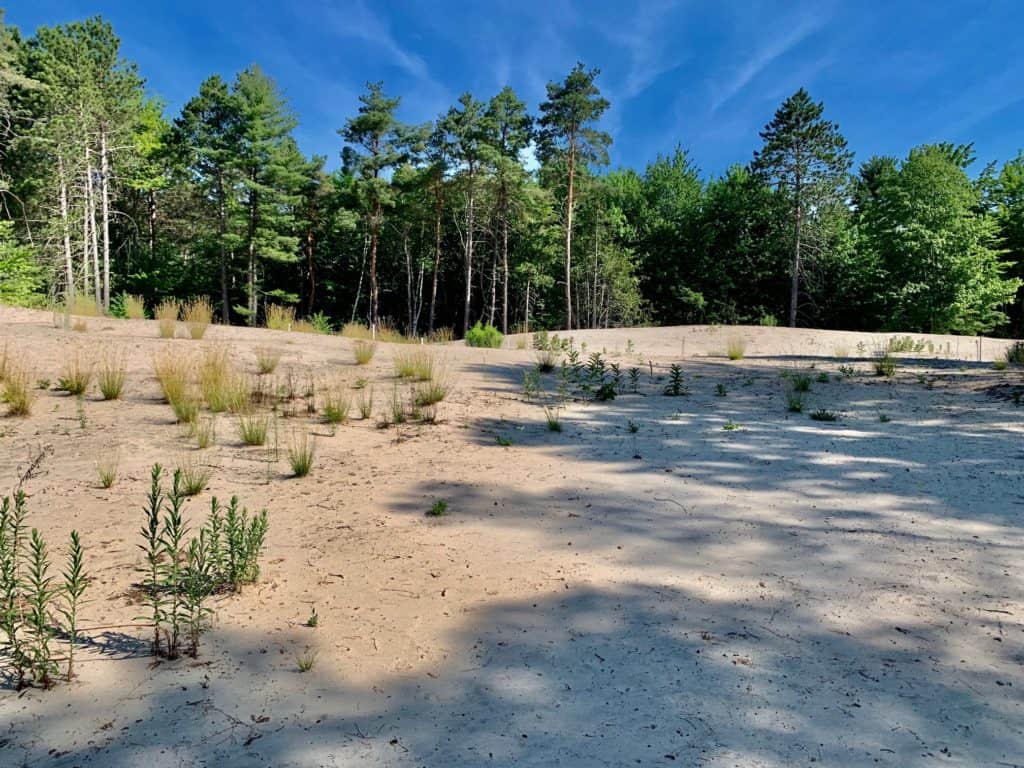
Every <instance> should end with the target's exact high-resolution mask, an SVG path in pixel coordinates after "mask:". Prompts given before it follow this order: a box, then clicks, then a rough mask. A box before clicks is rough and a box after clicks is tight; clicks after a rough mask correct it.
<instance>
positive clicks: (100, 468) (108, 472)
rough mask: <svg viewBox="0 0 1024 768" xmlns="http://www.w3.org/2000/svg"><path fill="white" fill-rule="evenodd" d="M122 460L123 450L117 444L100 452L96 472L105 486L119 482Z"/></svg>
mask: <svg viewBox="0 0 1024 768" xmlns="http://www.w3.org/2000/svg"><path fill="white" fill-rule="evenodd" d="M120 462H121V452H120V450H119V449H118V448H117V447H116V446H115V447H114V448H108V449H106V450H104V451H103V452H102V453H100V457H99V458H98V459H97V460H96V473H97V474H98V475H99V478H100V485H102V486H103V487H104V488H111V487H113V485H114V483H116V482H117V470H118V466H119V464H120Z"/></svg>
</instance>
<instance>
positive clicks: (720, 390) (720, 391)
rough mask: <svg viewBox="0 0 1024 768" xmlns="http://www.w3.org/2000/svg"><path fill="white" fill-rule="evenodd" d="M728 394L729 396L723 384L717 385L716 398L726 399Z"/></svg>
mask: <svg viewBox="0 0 1024 768" xmlns="http://www.w3.org/2000/svg"><path fill="white" fill-rule="evenodd" d="M727 394H729V393H728V391H727V390H726V388H725V384H721V383H719V384H715V395H716V396H718V397H725V396H726V395H727Z"/></svg>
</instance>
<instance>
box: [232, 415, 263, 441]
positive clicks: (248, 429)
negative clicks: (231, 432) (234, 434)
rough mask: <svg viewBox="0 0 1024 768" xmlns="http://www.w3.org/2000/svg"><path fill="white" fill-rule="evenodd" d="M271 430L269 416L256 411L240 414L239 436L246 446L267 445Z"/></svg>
mask: <svg viewBox="0 0 1024 768" xmlns="http://www.w3.org/2000/svg"><path fill="white" fill-rule="evenodd" d="M269 430H270V415H269V414H267V413H259V412H255V411H253V412H250V413H240V414H238V436H239V437H240V438H241V439H242V442H243V443H244V444H245V445H265V444H266V442H267V432H268V431H269Z"/></svg>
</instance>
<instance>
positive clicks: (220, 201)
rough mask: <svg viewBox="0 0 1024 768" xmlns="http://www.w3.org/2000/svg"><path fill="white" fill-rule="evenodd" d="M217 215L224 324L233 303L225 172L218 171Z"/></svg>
mask: <svg viewBox="0 0 1024 768" xmlns="http://www.w3.org/2000/svg"><path fill="white" fill-rule="evenodd" d="M217 217H218V219H219V221H218V229H219V233H220V237H219V238H218V240H219V243H218V244H219V246H220V314H221V318H220V321H221V322H222V323H224V325H229V324H230V323H231V305H230V300H229V298H228V257H227V249H226V248H225V247H224V238H225V237H226V236H227V231H228V223H227V210H226V208H225V204H224V172H223V171H221V170H219V169H218V171H217Z"/></svg>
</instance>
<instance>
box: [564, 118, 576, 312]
mask: <svg viewBox="0 0 1024 768" xmlns="http://www.w3.org/2000/svg"><path fill="white" fill-rule="evenodd" d="M575 176H576V140H575V138H573V139H571V140H570V142H569V187H568V190H567V194H566V201H565V329H566V330H567V331H571V330H572V208H573V203H574V202H575V201H574V200H573V193H574V191H575V187H574V177H575Z"/></svg>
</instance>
